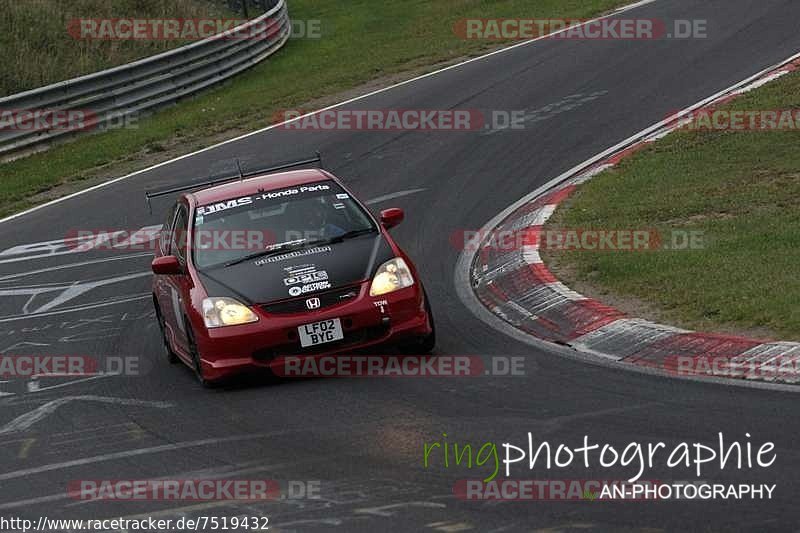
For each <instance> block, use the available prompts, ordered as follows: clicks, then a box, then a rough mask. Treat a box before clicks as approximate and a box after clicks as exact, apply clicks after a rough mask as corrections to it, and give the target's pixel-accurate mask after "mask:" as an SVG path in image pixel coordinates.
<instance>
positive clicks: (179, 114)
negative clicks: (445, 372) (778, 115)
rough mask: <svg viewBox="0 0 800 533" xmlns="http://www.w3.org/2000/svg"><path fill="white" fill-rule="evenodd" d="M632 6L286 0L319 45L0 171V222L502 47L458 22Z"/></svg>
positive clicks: (297, 48)
mask: <svg viewBox="0 0 800 533" xmlns="http://www.w3.org/2000/svg"><path fill="white" fill-rule="evenodd" d="M625 3H628V2H627V0H497V1H494V2H492V3H491V5H488V4H487V3H486V2H485V1H483V0H415V1H414V2H408V1H401V0H386V1H384V2H381V4H380V8H378V6H377V5H376V3H375V2H374V1H373V0H349V1H347V2H343V1H342V0H289V10H290V15H291V16H292V18H294V19H300V20H321V21H322V25H321V26H322V30H323V34H324V37H323V38H322V39H314V40H312V39H306V40H303V39H297V40H290V41H289V43H288V44H287V45H286V47H285V48H284V49H283V50H282V51H280V52H279V53H278V54H277V55H275V56H273V57H272V58H270V59H269V60H267V61H265V62H263V63H261V64H260V65H258V66H256V67H254V68H253V69H251V70H249V71H248V72H246V73H244V74H242V75H240V76H238V77H237V78H236V79H235V80H234V81H232V82H230V83H228V84H225V85H223V86H221V87H219V88H217V89H215V90H212V91H209V92H206V93H204V94H202V95H200V96H198V97H196V98H193V99H189V100H186V101H184V102H182V103H179V104H178V105H176V106H174V107H171V108H169V109H166V110H164V111H161V112H159V113H157V114H155V115H153V116H151V117H148V118H146V119H143V120H141V121H139V122H138V128H136V129H125V130H115V131H110V132H107V133H103V134H99V135H91V136H86V137H82V138H79V139H78V140H77V141H76V142H73V143H68V144H65V145H62V146H58V147H56V148H54V149H53V150H51V151H49V152H46V153H43V154H38V155H35V156H32V157H28V158H25V159H22V160H18V161H14V162H12V163H7V164H4V165H2V166H0V172H2V184H3V185H2V188H1V189H0V216H2V215H7V214H9V213H12V212H15V211H19V210H22V209H25V208H27V207H30V206H32V205H35V204H37V203H41V202H43V201H45V200H48V199H50V198H52V197H54V196H58V195H61V194H64V193H67V192H71V191H72V190H74V189H75V188H76V187H80V186H84V185H89V184H92V183H96V182H97V181H101V180H103V179H107V178H110V177H113V176H116V175H119V174H122V173H124V172H128V171H131V170H134V169H136V168H144V167H145V166H147V165H148V164H153V163H156V162H158V161H163V160H166V159H169V158H171V157H174V156H175V155H180V154H182V153H187V152H189V151H191V150H193V149H197V148H199V147H202V146H206V145H208V144H209V143H210V142H213V141H219V140H222V139H224V138H230V137H232V136H234V135H235V134H236V133H240V132H242V131H249V130H253V129H257V128H259V127H264V126H267V125H269V123H270V122H271V117H272V116H273V115H274V113H275V112H276V111H278V110H281V109H293V108H301V109H303V108H308V107H309V105H308V104H309V103H310V102H312V103H316V102H318V101H320V100H321V99H324V98H326V97H328V98H329V97H331V96H332V95H337V94H339V93H341V92H343V91H347V90H352V89H353V88H354V87H359V86H360V85H362V84H365V83H368V82H371V81H374V80H381V81H380V82H381V83H383V82H385V81H386V80H387V79H388V80H391V79H392V77H395V78H396V77H399V76H405V75H407V73H408V72H414V71H419V70H430V69H431V65H435V64H439V63H441V62H446V61H450V60H453V59H455V58H461V57H464V56H469V55H473V54H477V53H480V52H483V51H485V50H487V49H488V48H491V47H496V46H498V42H497V41H493V42H486V41H474V40H472V41H467V40H462V39H460V38H458V37H457V36H456V35H455V33H454V32H453V24H454V23H455V22H456V21H458V20H459V19H462V18H467V17H472V18H491V17H570V18H586V17H589V16H591V15H595V14H598V13H602V12H605V11H608V10H610V9H611V8H613V7H617V6H620V5H623V4H625Z"/></svg>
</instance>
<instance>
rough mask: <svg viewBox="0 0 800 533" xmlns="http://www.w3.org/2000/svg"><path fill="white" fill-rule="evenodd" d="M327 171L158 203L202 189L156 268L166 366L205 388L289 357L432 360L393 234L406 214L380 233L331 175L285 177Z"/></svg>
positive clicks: (215, 184) (180, 207)
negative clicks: (413, 356) (383, 352)
mask: <svg viewBox="0 0 800 533" xmlns="http://www.w3.org/2000/svg"><path fill="white" fill-rule="evenodd" d="M318 161H319V158H318V157H317V158H315V159H309V160H305V161H299V162H296V163H289V164H285V165H280V166H277V167H273V168H271V169H266V170H261V171H257V172H251V173H249V174H242V173H241V171H240V172H239V173H238V174H237V176H235V177H233V178H231V177H228V178H225V179H224V180H213V181H209V182H205V183H202V184H195V185H190V186H189V187H183V188H173V189H169V190H164V191H159V192H155V193H148V195H147V197H148V201H150V199H151V198H154V197H157V196H164V195H169V194H174V193H176V192H179V191H187V190H189V189H197V190H194V192H184V193H183V194H181V196H180V197H179V198H178V201H177V202H176V203H175V205H174V206H173V207H172V209H170V210H169V213H168V214H167V218H166V221H165V223H164V227H163V230H162V232H161V237H160V239H159V246H158V250H157V252H156V258H155V260H154V261H153V265H152V268H153V273H154V274H155V276H154V278H153V302H154V304H155V309H156V314H157V317H158V323H159V325H160V326H161V331H162V333H163V337H164V345H165V347H166V352H167V356H168V358H169V360H170V361H171V362H176V361H178V360H182V361H183V362H184V363H186V364H187V365H189V366H190V367H191V368H193V369H194V371H195V372H196V373H197V376H198V377H199V379H200V381H201V382H202V383H204V384H211V383H213V382H216V381H218V380H221V379H222V378H225V377H228V376H232V375H234V374H237V373H240V372H243V371H247V370H252V369H256V368H268V367H269V366H270V362H271V361H273V360H274V359H275V358H276V357H278V356H283V355H331V354H336V353H343V352H344V351H351V350H356V349H362V348H366V347H376V346H378V345H384V344H393V345H399V346H405V347H407V349H409V350H412V351H413V352H414V353H428V352H430V351H431V350H432V349H433V347H434V344H435V331H434V324H433V317H432V315H431V311H430V306H429V304H428V302H427V298H426V296H425V292H424V290H423V288H422V285H421V283H420V279H419V276H418V274H417V270H416V268H415V266H414V264H413V263H412V262H411V260H410V259H409V258H408V256H407V255H406V254H405V253H404V252H403V250H401V249H400V247H399V246H398V245H397V244H396V243H395V242H394V240H392V237H391V236H390V235H389V232H388V231H387V230H389V229H390V228H392V227H394V226H396V225H397V224H399V223H400V222H401V221H402V220H403V211H402V210H400V209H396V208H395V209H387V210H385V211H382V212H381V215H380V221H378V220H376V219H375V218H374V217H373V215H372V214H371V213H370V212H369V211H368V210H367V209H366V208H365V207H364V205H363V204H362V203H361V202H359V200H358V199H356V198H355V197H354V196H353V194H352V193H351V192H350V191H348V190H347V189H346V188H345V187H344V185H342V183H341V182H340V181H339V180H338V179H337V178H336V177H334V176H333V175H331V174H330V173H328V172H326V171H325V170H321V169H304V170H293V171H286V172H280V173H277V172H276V171H278V170H286V169H287V168H290V167H293V166H300V165H307V164H309V163H312V162H318ZM270 172H272V173H270ZM220 182H222V183H220Z"/></svg>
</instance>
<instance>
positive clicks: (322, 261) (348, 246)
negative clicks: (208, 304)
mask: <svg viewBox="0 0 800 533" xmlns="http://www.w3.org/2000/svg"><path fill="white" fill-rule="evenodd" d="M394 256H395V254H394V252H393V250H392V247H391V246H390V245H389V243H388V242H387V241H386V238H385V237H384V236H383V235H382V234H379V235H377V236H362V237H356V238H353V239H348V240H346V241H343V242H339V243H335V244H327V245H320V246H314V247H310V248H301V249H299V250H294V251H289V252H286V253H282V254H280V255H273V256H268V257H263V258H260V259H254V260H251V261H246V262H244V263H240V264H238V265H233V266H230V267H222V268H215V269H211V270H204V271H200V272H199V273H198V274H199V276H200V280H201V281H202V283H203V285H204V287H205V289H206V292H207V293H208V295H209V296H211V297H223V296H231V297H233V298H236V299H238V300H240V301H241V302H242V303H245V304H265V303H270V302H274V301H277V300H285V299H287V298H295V297H301V296H312V295H314V294H316V293H320V292H323V291H326V290H330V289H335V288H338V287H343V286H347V285H352V284H354V283H357V282H360V281H364V280H366V279H371V278H372V276H373V275H374V274H375V270H376V269H377V268H378V267H379V266H380V265H382V264H383V263H384V262H386V261H388V260H390V259H392V258H393V257H394Z"/></svg>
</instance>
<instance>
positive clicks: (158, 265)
mask: <svg viewBox="0 0 800 533" xmlns="http://www.w3.org/2000/svg"><path fill="white" fill-rule="evenodd" d="M150 268H152V269H153V274H157V275H159V276H175V275H177V274H182V273H183V270H181V264H180V263H179V262H178V258H177V257H175V256H174V255H165V256H164V257H156V258H155V259H153V263H152V264H151V265H150Z"/></svg>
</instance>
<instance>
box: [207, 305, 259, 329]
mask: <svg viewBox="0 0 800 533" xmlns="http://www.w3.org/2000/svg"><path fill="white" fill-rule="evenodd" d="M203 320H204V321H205V323H206V327H207V328H220V327H223V326H238V325H241V324H249V323H251V322H258V316H257V315H256V314H255V313H254V312H252V311H251V310H250V308H249V307H247V306H246V305H242V304H241V303H239V302H237V301H236V300H234V299H233V298H206V299H205V300H203Z"/></svg>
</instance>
